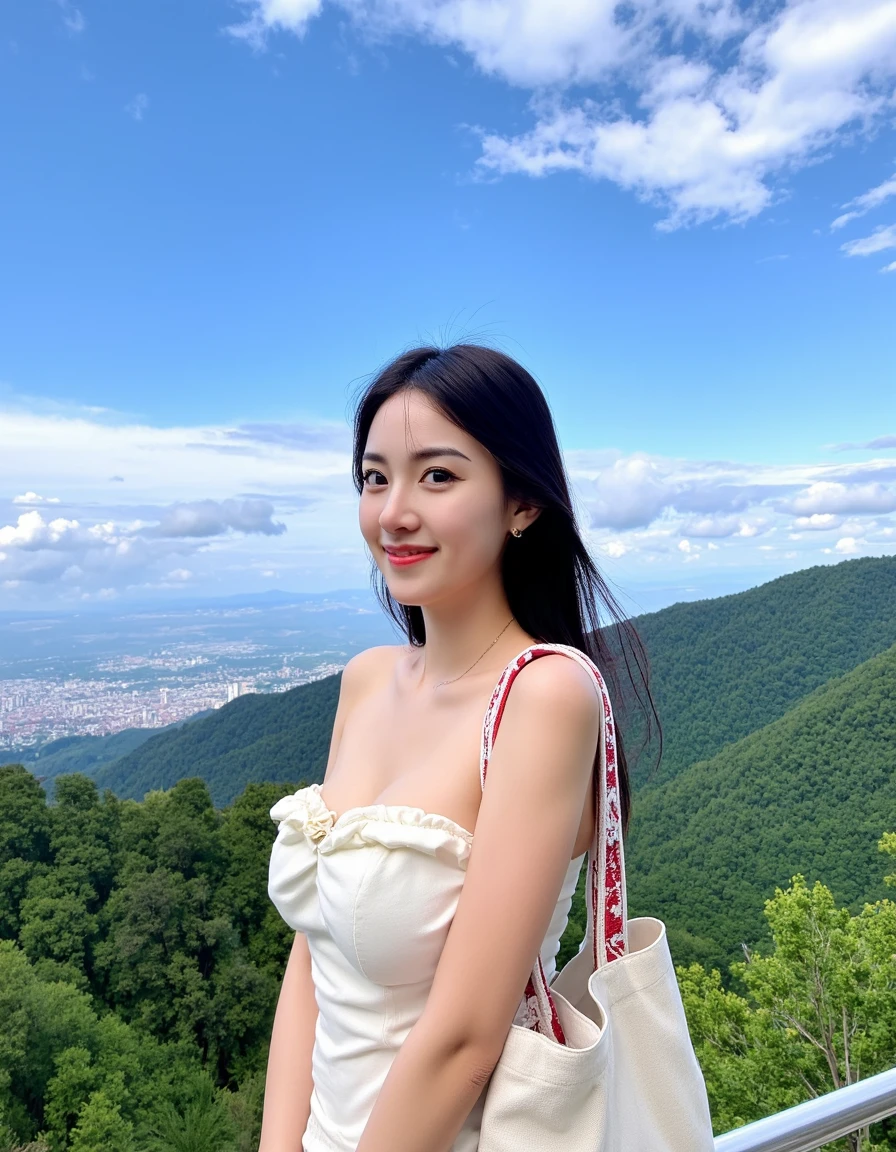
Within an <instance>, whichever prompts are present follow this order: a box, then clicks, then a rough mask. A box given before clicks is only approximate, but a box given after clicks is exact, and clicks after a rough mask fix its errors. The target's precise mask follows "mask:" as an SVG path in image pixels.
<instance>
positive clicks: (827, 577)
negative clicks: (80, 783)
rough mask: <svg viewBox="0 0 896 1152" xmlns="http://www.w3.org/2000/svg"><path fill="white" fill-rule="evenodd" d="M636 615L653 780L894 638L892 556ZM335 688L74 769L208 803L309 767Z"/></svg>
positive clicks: (295, 695) (262, 705) (240, 709)
mask: <svg viewBox="0 0 896 1152" xmlns="http://www.w3.org/2000/svg"><path fill="white" fill-rule="evenodd" d="M637 623H638V626H639V628H640V629H641V632H642V635H643V637H644V640H645V643H646V644H647V648H648V652H649V654H650V659H651V663H652V668H653V682H654V693H655V696H656V700H657V704H658V707H659V710H660V716H661V718H662V721H663V726H664V732H665V752H664V756H663V764H662V766H661V769H660V772H659V773H658V774H657V775H656V776H655V777H654V778H653V779H652V780H651V781H650V783H649V784H648V787H652V786H654V785H655V784H657V783H659V782H661V781H663V780H666V779H669V778H670V777H672V776H674V775H675V774H676V773H678V772H680V771H681V770H682V769H683V768H685V767H687V765H688V764H692V763H694V761H696V760H700V759H706V758H707V757H709V756H712V755H714V754H715V753H716V752H718V751H719V750H720V749H721V748H723V747H725V745H727V744H731V743H734V742H735V741H736V740H738V739H740V738H741V737H743V736H746V735H747V734H748V733H750V732H753V731H755V730H757V729H759V728H762V727H764V726H765V725H766V724H768V723H770V722H772V721H774V720H776V719H778V718H779V717H780V716H782V715H783V714H784V713H785V712H786V711H787V709H788V708H791V707H792V706H793V705H794V704H795V703H797V702H798V701H799V700H801V699H802V698H803V697H804V696H806V695H807V694H808V693H810V692H812V691H813V690H814V689H816V688H817V687H819V685H821V684H824V683H825V681H827V680H829V679H830V678H831V677H833V676H838V675H841V674H843V673H844V672H848V671H849V670H850V669H851V668H854V667H856V666H857V665H858V664H861V663H862V662H863V661H865V660H867V659H869V657H871V656H874V655H876V654H877V653H879V652H881V651H883V650H884V649H886V648H889V647H890V645H891V644H894V643H896V557H884V558H881V559H862V560H849V561H844V562H843V563H841V564H836V565H828V566H821V567H817V568H810V569H807V570H805V571H802V572H796V573H793V574H792V575H789V576H782V577H781V578H780V579H777V580H772V581H771V582H770V583H768V584H763V585H761V586H760V587H758V588H752V589H750V590H749V591H747V592H741V593H738V594H736V595H733V596H723V597H719V598H718V599H715V600H701V601H698V602H696V603H691V604H674V605H672V606H671V607H669V608H664V609H663V610H662V611H660V612H654V613H650V614H648V615H645V616H641V617H639V618H638V621H637ZM337 695H338V677H331V678H329V679H327V680H325V681H319V682H317V683H315V684H310V685H303V686H301V687H299V688H294V689H293V690H292V691H290V692H286V693H283V694H282V695H280V694H275V695H256V696H244V697H239V698H238V699H237V700H235V701H233V702H232V703H230V704H228V705H226V706H225V707H224V708H221V709H219V710H218V711H217V712H215V713H213V714H212V715H211V716H209V717H208V719H206V720H202V721H197V722H195V723H191V724H190V725H189V726H188V728H186V729H184V730H183V731H173V732H165V733H160V734H158V735H155V736H153V737H152V738H151V739H149V740H147V741H146V742H145V743H144V744H143V745H142V747H140V748H138V749H136V750H135V751H133V752H130V753H129V754H127V755H125V756H122V757H121V758H120V759H118V760H116V761H114V762H113V763H111V764H107V765H106V766H105V767H102V768H100V770H99V771H96V769H93V770H92V769H90V768H89V767H85V766H83V765H82V766H81V770H82V771H83V770H86V771H87V772H88V774H90V775H95V777H96V779H97V782H98V783H99V784H100V785H101V786H106V787H110V788H112V789H113V790H114V791H116V792H117V793H118V794H120V795H122V796H130V797H140V796H142V795H143V794H144V793H145V792H146V791H148V790H150V789H153V788H169V787H171V785H172V784H173V783H174V782H175V781H176V780H179V779H181V778H183V777H184V776H193V775H200V776H202V777H203V779H205V780H207V781H208V784H209V787H210V788H211V791H212V795H213V797H214V799H215V802H216V803H218V804H222V803H227V802H229V801H230V800H231V799H232V798H233V797H234V796H236V795H238V794H239V792H240V791H241V790H242V788H243V786H244V785H245V784H246V782H247V781H249V780H271V779H278V778H280V779H282V778H287V777H293V778H294V777H296V776H297V775H302V776H305V777H307V778H308V779H309V780H310V779H314V778H315V777H316V776H317V775H318V774H319V773H320V772H322V770H323V766H324V764H325V761H326V753H327V748H328V745H329V739H330V730H331V726H332V721H333V713H334V711H335V708H336V700H337ZM645 762H646V763H650V762H651V761H650V757H649V756H646V757H645V758H644V760H643V761H642V763H645ZM38 771H41V770H40V769H38ZM636 782H638V783H640V784H641V785H642V786H643V785H644V783H645V780H644V779H643V776H642V778H641V779H640V781H636Z"/></svg>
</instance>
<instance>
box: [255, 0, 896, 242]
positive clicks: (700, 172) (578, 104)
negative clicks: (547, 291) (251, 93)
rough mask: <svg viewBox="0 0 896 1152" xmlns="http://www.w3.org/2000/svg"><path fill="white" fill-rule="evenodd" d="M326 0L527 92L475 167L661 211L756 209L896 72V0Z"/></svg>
mask: <svg viewBox="0 0 896 1152" xmlns="http://www.w3.org/2000/svg"><path fill="white" fill-rule="evenodd" d="M245 3H246V6H247V8H248V11H249V18H248V20H247V21H246V22H245V23H244V24H242V25H239V26H238V27H237V28H236V29H235V30H234V31H236V33H237V34H238V35H241V36H244V37H246V38H248V39H250V40H252V41H253V42H255V43H257V44H258V43H261V42H263V40H264V38H265V36H266V35H267V34H268V33H269V32H272V31H274V30H277V29H281V30H289V31H292V32H295V33H297V34H300V35H301V34H302V33H304V31H305V29H306V27H307V24H308V21H309V20H310V19H312V17H314V16H315V15H317V14H318V13H319V12H320V11H322V9H323V0H245ZM330 4H331V6H333V7H338V8H341V9H342V10H343V11H346V12H348V14H349V15H350V17H351V18H352V19H353V20H354V21H355V23H356V24H357V25H358V26H359V27H361V28H363V29H366V30H368V31H371V32H373V33H375V34H376V35H378V36H384V35H388V34H389V33H393V34H395V33H397V34H404V35H415V36H418V37H420V38H422V39H423V40H425V41H428V42H430V43H433V44H437V45H441V46H451V47H455V48H458V49H460V50H462V51H464V52H466V53H467V54H468V55H469V56H470V57H471V58H472V59H473V61H474V62H475V63H476V65H477V66H478V67H479V68H480V69H481V70H482V71H483V72H485V73H487V74H489V75H492V76H495V77H497V78H500V79H503V80H505V81H507V82H509V83H511V84H514V85H518V86H521V87H523V88H524V89H529V90H531V91H532V92H533V99H532V112H533V115H534V120H535V123H534V125H533V127H532V128H531V129H529V130H528V131H524V132H521V133H519V134H517V135H513V136H508V135H506V134H504V133H502V132H500V131H495V130H493V129H492V130H489V129H483V130H482V133H481V136H482V155H481V157H480V159H479V164H478V167H479V170H480V171H481V172H483V173H490V174H494V173H497V174H506V173H514V172H515V173H524V174H527V175H530V176H544V175H547V174H548V173H551V172H558V171H577V172H581V173H584V174H585V175H586V176H589V177H592V178H594V179H596V180H603V179H606V180H611V181H613V182H615V183H617V184H619V185H620V186H622V187H624V188H627V189H631V190H632V191H634V192H635V193H636V194H637V195H638V196H641V197H643V198H645V199H648V200H651V201H656V202H658V203H659V204H660V205H662V206H663V207H664V208H665V209H666V211H667V213H668V214H667V216H666V219H665V222H664V226H665V227H676V226H678V225H681V224H685V223H689V222H695V221H701V220H708V219H711V218H713V217H719V216H721V217H727V218H730V219H734V220H744V219H747V218H749V217H751V216H755V215H756V214H757V213H759V212H761V211H762V209H763V208H765V207H766V206H767V205H769V204H770V203H772V201H773V200H774V198H775V197H776V195H778V189H779V182H780V180H781V179H782V178H783V177H785V176H786V174H787V173H788V172H790V171H792V170H793V169H795V168H798V167H801V166H803V165H805V164H808V163H811V162H813V161H815V160H817V159H821V158H823V157H824V156H825V155H826V153H827V152H828V151H829V150H830V148H831V147H832V146H833V145H836V144H837V143H838V142H840V141H843V140H845V139H847V137H848V135H849V134H850V133H854V130H856V129H859V130H865V129H870V128H872V127H873V126H875V125H876V124H877V123H879V122H883V120H884V119H885V118H886V115H887V109H888V107H889V98H890V95H891V89H892V81H893V78H894V76H896V0H768V2H763V0H748V2H746V3H743V4H740V3H737V2H736V0H630V2H628V3H626V4H618V3H617V0H589V2H583V0H330ZM683 45H687V55H685V54H684V52H683V50H682V46H683ZM585 86H588V88H589V91H588V92H587V93H586V94H585V95H582V88H584V87H585ZM620 86H621V87H620ZM621 92H626V93H630V94H631V97H632V99H631V100H628V96H627V95H626V97H625V100H623V99H622V98H620V93H621ZM564 93H566V94H567V95H566V97H564ZM625 101H628V102H627V103H626V102H625ZM881 188H883V186H881ZM882 195H883V193H882V192H881V191H880V190H875V189H873V190H872V191H871V192H869V193H866V194H865V197H866V198H867V197H870V198H872V199H873V198H874V197H876V196H882ZM858 201H863V202H864V198H862V197H859V198H858ZM858 201H857V202H856V203H858ZM878 202H880V201H879V200H878ZM857 210H860V209H857Z"/></svg>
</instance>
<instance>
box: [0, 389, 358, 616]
mask: <svg viewBox="0 0 896 1152" xmlns="http://www.w3.org/2000/svg"><path fill="white" fill-rule="evenodd" d="M0 428H2V432H0V539H2V540H3V545H2V548H0V551H2V552H3V553H4V558H3V559H0V584H4V583H6V584H7V585H9V582H10V581H14V582H15V594H16V595H21V596H26V595H27V594H28V590H29V589H36V588H37V587H38V586H40V587H41V588H42V589H43V591H42V592H41V595H42V596H44V597H46V595H48V594H51V593H55V594H56V595H58V596H62V597H64V598H65V597H74V598H78V597H79V596H81V595H82V594H89V595H91V596H93V595H96V594H98V591H99V589H101V588H112V589H114V590H116V591H118V592H121V591H124V590H126V589H128V588H137V587H141V586H148V585H151V586H153V587H170V586H174V584H176V583H177V582H178V580H180V581H181V582H183V578H179V577H176V576H172V575H170V573H171V572H172V571H190V572H191V573H192V580H193V581H194V582H195V583H196V584H197V586H204V587H206V588H215V587H221V582H222V581H225V582H226V581H232V583H229V584H225V590H227V591H230V590H231V589H233V590H238V589H239V587H245V586H247V585H248V586H249V587H254V584H253V583H252V581H253V580H254V578H255V576H254V570H253V569H252V565H253V564H254V563H256V562H257V561H258V560H262V559H263V567H264V568H265V569H267V570H271V569H272V567H273V565H272V561H274V562H276V565H277V570H279V571H283V572H284V574H285V579H286V581H287V582H289V581H290V579H291V577H290V573H295V572H297V571H299V572H301V573H302V577H301V578H302V580H303V586H305V587H309V586H310V587H323V586H329V587H339V586H343V587H344V586H346V585H348V586H358V585H360V584H362V583H363V582H364V576H365V573H366V561H365V559H364V555H363V550H362V549H361V547H360V544H357V545H356V547H355V549H354V552H353V551H352V549H351V547H350V545H351V544H353V543H354V536H355V535H356V532H357V528H356V523H357V510H356V497H355V493H354V489H353V487H352V483H351V479H350V454H349V451H348V446H349V439H350V438H349V434H348V431H347V429H345V428H341V427H338V426H334V425H331V424H327V423H313V422H306V423H297V422H293V423H284V424H283V425H282V426H275V425H263V426H262V425H238V426H232V427H214V426H210V427H202V426H200V427H182V428H178V427H175V428H157V427H152V426H149V425H139V424H127V423H122V422H119V423H113V422H112V421H111V418H110V419H108V421H104V422H100V421H99V420H98V419H88V418H85V417H83V416H69V415H59V414H55V413H49V414H47V413H34V412H29V411H23V410H21V409H7V410H5V411H3V412H2V413H0ZM23 477H25V478H27V479H29V480H30V481H31V484H30V485H29V488H28V490H26V491H25V492H24V494H22V495H13V494H14V493H21V492H22V489H21V487H18V485H21V481H22V478H23ZM116 477H124V478H125V479H124V480H119V479H115V478H116ZM4 491H5V492H6V493H8V495H7V496H6V498H5V501H4V497H3V493H4ZM48 491H49V492H52V493H54V495H53V496H52V497H49V498H48V497H42V496H40V495H39V494H40V493H42V492H48ZM56 493H58V494H59V495H58V496H57V495H55V494H56ZM51 499H52V500H53V501H56V503H54V504H50V503H49V500H51ZM50 509H52V511H50ZM347 543H348V544H349V548H348V553H349V555H348V557H347V558H346V557H344V556H343V555H342V552H341V551H340V550H345V549H346V544H347ZM243 571H245V572H246V573H247V575H246V577H245V581H246V583H245V584H244V583H242V578H241V577H240V576H239V573H240V572H243ZM353 571H354V572H356V574H355V575H354V576H352V575H351V573H352V572H353ZM315 573H319V574H320V575H319V576H315ZM234 584H235V585H236V587H234ZM10 594H12V593H10Z"/></svg>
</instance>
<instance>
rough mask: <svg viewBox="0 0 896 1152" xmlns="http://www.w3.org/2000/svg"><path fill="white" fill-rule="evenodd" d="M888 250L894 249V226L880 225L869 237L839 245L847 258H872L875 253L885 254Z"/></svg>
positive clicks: (895, 228) (895, 225)
mask: <svg viewBox="0 0 896 1152" xmlns="http://www.w3.org/2000/svg"><path fill="white" fill-rule="evenodd" d="M888 248H896V224H888V225H884V224H881V226H880V227H879V228H875V229H874V231H873V232H872V233H871V235H870V236H863V237H862V238H861V239H860V240H847V242H846V243H845V244H841V245H840V249H841V251H843V252H845V253H846V255H847V256H873V255H874V253H875V252H885V251H886V250H887V249H888Z"/></svg>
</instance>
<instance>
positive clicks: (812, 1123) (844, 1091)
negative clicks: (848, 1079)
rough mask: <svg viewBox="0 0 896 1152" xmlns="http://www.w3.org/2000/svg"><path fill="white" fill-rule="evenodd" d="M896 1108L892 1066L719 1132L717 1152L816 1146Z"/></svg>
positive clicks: (791, 1151) (780, 1151)
mask: <svg viewBox="0 0 896 1152" xmlns="http://www.w3.org/2000/svg"><path fill="white" fill-rule="evenodd" d="M894 1114H896V1068H890V1069H889V1071H887V1072H881V1073H879V1074H878V1075H877V1076H869V1077H868V1079H867V1080H859V1082H858V1083H857V1084H850V1085H849V1086H848V1087H847V1088H838V1089H837V1091H836V1092H828V1093H827V1095H825V1096H819V1097H818V1098H817V1099H815V1100H808V1101H807V1102H806V1103H805V1104H797V1106H796V1107H795V1108H788V1109H787V1111H786V1112H777V1113H776V1114H775V1115H774V1116H766V1117H765V1119H764V1120H757V1121H755V1123H753V1124H747V1125H746V1127H745V1128H738V1129H736V1130H735V1131H734V1132H726V1133H725V1135H724V1136H717V1137H716V1141H715V1145H716V1152H816V1150H817V1149H818V1148H820V1147H821V1145H823V1144H827V1143H829V1142H830V1141H831V1140H837V1139H838V1138H839V1137H840V1136H848V1135H849V1133H850V1132H858V1130H859V1129H860V1128H865V1127H866V1126H867V1125H869V1124H874V1123H875V1121H877V1120H883V1119H884V1118H885V1117H887V1116H892V1115H894Z"/></svg>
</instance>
